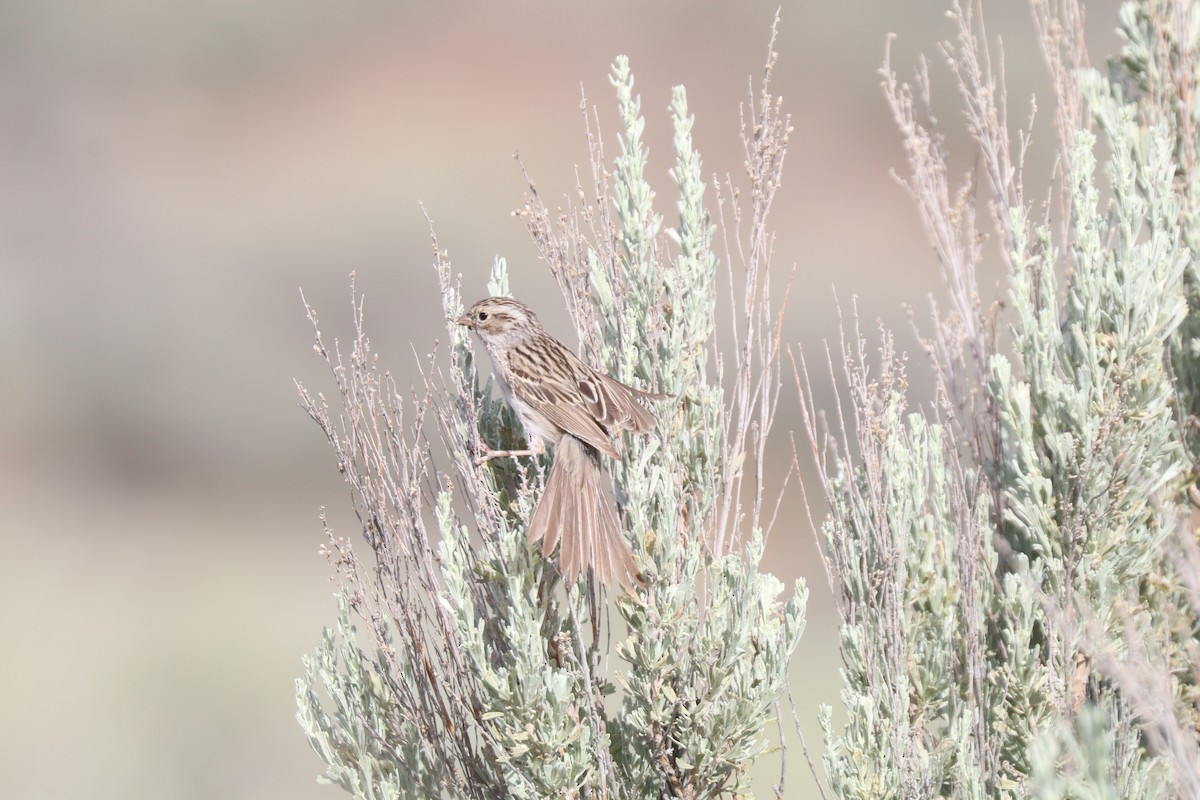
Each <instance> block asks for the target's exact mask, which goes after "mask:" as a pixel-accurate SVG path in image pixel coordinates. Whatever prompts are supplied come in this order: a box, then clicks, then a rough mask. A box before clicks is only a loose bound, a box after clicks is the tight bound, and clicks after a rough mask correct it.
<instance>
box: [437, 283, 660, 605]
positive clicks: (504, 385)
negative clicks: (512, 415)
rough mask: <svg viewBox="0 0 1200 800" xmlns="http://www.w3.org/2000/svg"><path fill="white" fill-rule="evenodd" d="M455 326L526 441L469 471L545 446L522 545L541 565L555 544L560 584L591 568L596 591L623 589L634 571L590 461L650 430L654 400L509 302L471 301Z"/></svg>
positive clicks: (606, 491)
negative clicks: (542, 486)
mask: <svg viewBox="0 0 1200 800" xmlns="http://www.w3.org/2000/svg"><path fill="white" fill-rule="evenodd" d="M457 322H458V324H459V325H465V326H466V327H468V328H470V329H471V330H473V331H474V332H475V333H476V335H477V336H478V337H479V340H480V341H481V342H482V343H483V345H484V347H486V348H487V352H488V355H489V356H490V357H491V360H492V370H493V372H494V373H495V375H496V381H497V382H498V383H499V384H500V390H501V391H502V392H503V393H504V397H505V399H506V400H507V401H508V404H509V405H510V406H512V409H513V410H514V411H515V412H516V413H517V416H518V417H519V418H520V420H521V424H522V426H523V427H524V428H525V435H526V438H527V439H528V441H529V450H517V451H488V452H487V453H485V454H484V456H483V457H482V458H480V459H479V463H483V462H484V461H487V460H488V459H491V458H494V457H497V456H510V455H534V454H537V453H540V452H542V450H544V449H545V447H546V445H554V446H555V453H554V464H553V466H552V467H551V468H550V477H549V478H548V479H547V480H546V490H545V492H544V493H543V494H542V499H541V501H540V502H539V503H538V507H537V509H536V510H535V511H534V513H533V519H532V520H531V521H530V523H529V538H530V540H531V541H538V540H539V539H540V540H542V552H543V553H544V554H545V555H547V556H549V555H550V554H551V553H553V552H554V548H555V547H556V546H558V545H559V543H560V542H561V544H562V550H561V553H560V554H559V564H560V568H561V570H562V573H563V576H564V577H565V578H566V579H567V580H569V581H573V580H575V579H576V578H577V577H578V575H579V574H580V573H581V572H583V571H584V570H585V569H586V568H587V567H591V568H592V569H593V570H594V571H595V575H596V578H597V580H599V581H600V582H601V583H603V584H606V585H611V584H615V583H620V584H623V585H625V586H629V587H632V586H633V583H634V581H635V580H636V578H637V567H636V566H635V565H634V562H633V553H632V552H631V550H630V549H629V543H628V542H627V541H626V540H625V536H624V533H623V532H622V530H621V526H620V522H619V520H618V517H617V504H616V500H615V499H614V498H613V492H612V486H611V485H610V484H609V483H608V482H607V481H606V480H605V479H604V477H603V474H602V472H601V469H600V453H606V454H607V455H609V456H611V457H613V458H620V455H621V453H620V450H619V447H620V439H619V438H617V439H616V440H614V438H613V435H614V434H618V435H619V434H620V432H621V431H622V430H629V431H633V432H635V433H649V432H650V431H651V430H653V429H654V424H655V420H654V415H653V414H651V413H650V412H649V411H648V410H647V409H646V408H645V406H643V405H642V401H644V400H650V399H655V398H657V397H658V395H654V394H650V393H648V392H642V391H639V390H638V389H634V388H632V387H629V386H626V385H625V384H623V383H621V382H620V381H617V380H615V379H613V378H611V377H609V376H608V375H605V374H604V373H602V372H598V371H596V370H594V369H592V368H591V367H589V366H588V365H587V364H585V363H583V362H582V361H580V360H579V359H578V358H577V357H576V356H575V354H574V353H572V352H571V351H570V350H568V349H567V347H566V346H565V345H563V344H562V343H561V342H559V341H558V340H557V339H555V338H553V337H552V336H550V334H548V333H546V330H545V329H544V328H543V327H542V324H541V322H539V321H538V318H537V317H536V316H534V313H533V311H531V310H530V309H529V307H528V306H526V305H525V304H524V303H520V302H517V301H516V300H511V299H509V298H507V297H489V298H487V299H485V300H480V301H479V302H478V303H476V304H475V305H473V306H471V308H470V310H469V311H468V312H467V313H466V314H464V315H463V316H461V317H459V318H458V320H457Z"/></svg>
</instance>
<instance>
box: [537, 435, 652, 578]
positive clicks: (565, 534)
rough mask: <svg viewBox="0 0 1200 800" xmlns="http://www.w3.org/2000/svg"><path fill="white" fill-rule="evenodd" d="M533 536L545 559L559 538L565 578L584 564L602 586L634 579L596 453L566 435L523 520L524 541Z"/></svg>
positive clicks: (575, 574)
mask: <svg viewBox="0 0 1200 800" xmlns="http://www.w3.org/2000/svg"><path fill="white" fill-rule="evenodd" d="M539 539H541V540H542V553H543V554H544V555H546V556H547V557H549V556H550V555H551V554H552V553H553V552H554V548H555V547H557V546H558V544H559V542H560V541H561V543H562V551H561V553H560V554H559V568H560V570H561V571H562V574H563V578H565V579H566V580H568V581H571V582H574V581H575V580H576V579H577V578H578V576H579V574H580V573H582V572H584V571H585V570H586V569H587V568H588V567H591V568H592V569H593V570H594V571H595V574H596V579H597V580H598V581H600V583H602V584H604V585H605V586H612V585H616V584H618V583H619V584H621V585H623V586H625V587H627V588H633V586H634V582H635V581H637V575H638V571H637V565H636V564H634V561H633V552H632V551H631V550H630V549H629V542H627V541H626V540H625V535H624V534H623V533H622V531H621V525H620V522H619V520H618V517H617V502H616V500H615V499H614V497H613V491H612V484H611V483H609V481H608V480H607V479H606V478H605V477H604V472H603V470H601V469H600V454H599V453H598V452H597V451H596V449H595V448H594V447H591V446H590V445H588V444H586V443H585V442H581V441H580V440H579V439H576V438H575V437H574V436H571V435H570V434H566V435H564V436H563V437H562V438H561V439H559V441H558V444H557V445H556V446H555V448H554V464H553V465H551V467H550V477H549V478H548V479H547V480H546V490H545V492H543V493H542V499H541V501H540V502H539V503H538V507H537V510H535V511H534V512H533V519H532V520H531V521H530V523H529V540H530V541H531V542H536V541H538V540H539Z"/></svg>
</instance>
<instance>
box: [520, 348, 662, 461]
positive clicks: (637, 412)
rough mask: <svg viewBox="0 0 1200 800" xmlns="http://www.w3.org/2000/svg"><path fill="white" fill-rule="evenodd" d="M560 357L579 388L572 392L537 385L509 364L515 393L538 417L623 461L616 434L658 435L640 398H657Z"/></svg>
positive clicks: (570, 355)
mask: <svg viewBox="0 0 1200 800" xmlns="http://www.w3.org/2000/svg"><path fill="white" fill-rule="evenodd" d="M558 352H560V353H561V354H562V355H563V356H565V358H566V363H565V364H562V366H563V367H565V368H566V371H567V372H569V373H570V374H571V376H572V381H573V383H574V386H572V387H570V388H567V387H561V386H557V385H555V384H554V383H553V382H549V381H545V380H537V379H535V378H534V376H533V375H531V374H529V373H527V372H525V371H524V370H522V369H521V368H520V365H519V363H515V361H516V360H512V361H510V362H509V367H510V370H511V374H512V389H513V391H514V392H516V393H517V394H518V395H519V396H520V397H521V399H522V400H524V401H525V402H526V403H528V404H529V405H530V406H531V407H532V408H533V409H534V410H535V411H537V412H538V413H539V414H541V415H542V416H544V417H545V418H546V419H548V420H550V422H552V423H554V424H555V425H557V426H558V427H559V428H562V430H564V431H565V432H567V433H569V434H571V435H572V436H574V437H576V438H577V439H581V440H583V441H585V442H587V443H588V444H590V445H592V446H593V447H595V448H596V449H597V450H600V451H601V452H604V453H607V454H608V455H610V456H612V457H613V458H619V457H620V451H619V450H618V449H617V446H616V445H615V444H614V443H613V440H612V436H611V433H610V432H611V431H615V430H621V429H625V430H630V431H634V432H635V433H649V432H650V431H651V430H653V429H654V425H655V419H654V415H653V414H651V413H650V412H649V411H648V410H647V409H646V408H645V407H644V406H643V405H642V404H641V403H639V402H638V400H637V397H639V396H645V397H648V398H653V397H656V395H651V394H648V393H646V392H640V391H638V390H637V389H633V388H631V387H629V386H626V385H625V384H623V383H621V382H620V381H618V380H616V379H614V378H610V377H609V376H607V375H605V374H604V373H602V372H597V371H596V370H594V369H592V368H591V367H589V366H587V365H586V364H584V363H583V362H582V361H580V360H579V359H578V358H577V357H576V356H575V355H574V354H573V353H571V352H570V351H569V350H567V349H566V348H565V347H562V348H561V350H559V351H558Z"/></svg>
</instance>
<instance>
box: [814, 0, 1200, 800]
mask: <svg viewBox="0 0 1200 800" xmlns="http://www.w3.org/2000/svg"><path fill="white" fill-rule="evenodd" d="M1034 6H1035V11H1036V12H1037V15H1038V21H1039V25H1040V27H1041V30H1042V35H1043V37H1044V39H1043V42H1042V45H1043V49H1044V51H1045V52H1046V53H1047V62H1048V63H1049V64H1050V65H1051V70H1052V74H1053V77H1054V79H1055V83H1056V86H1057V91H1058V96H1057V98H1056V99H1057V101H1058V104H1059V113H1058V115H1057V122H1058V125H1059V128H1060V130H1059V142H1060V144H1061V148H1062V149H1061V150H1060V152H1059V154H1058V155H1059V159H1060V163H1061V164H1062V165H1063V166H1064V170H1063V173H1062V180H1063V183H1062V186H1061V190H1060V192H1059V196H1060V198H1061V203H1060V205H1059V206H1058V208H1056V209H1055V211H1057V212H1061V213H1062V216H1061V217H1060V218H1059V219H1054V220H1052V219H1050V218H1049V217H1048V218H1047V219H1045V220H1042V221H1037V220H1034V218H1033V214H1034V212H1033V209H1035V208H1038V207H1039V206H1040V204H1039V203H1033V202H1029V201H1027V200H1025V198H1024V197H1023V179H1022V176H1021V172H1020V163H1021V159H1019V158H1018V159H1015V160H1014V159H1013V158H1012V157H1011V156H1010V154H1009V145H1008V141H1009V137H1010V134H1009V132H1008V130H1007V129H1006V127H1005V124H1006V123H1005V122H1004V105H1003V96H1002V87H999V86H998V84H997V81H996V79H995V77H994V76H993V75H992V73H991V72H990V66H989V65H990V63H991V60H990V56H989V55H988V53H987V48H986V44H984V43H981V39H982V40H983V41H984V42H985V41H986V39H985V38H984V37H982V36H980V35H978V31H980V30H981V23H978V22H977V21H976V20H975V18H974V16H973V15H974V13H975V12H976V11H977V9H976V8H975V6H974V5H970V6H968V7H967V8H966V9H964V8H962V7H961V6H960V5H959V4H957V3H955V4H954V11H953V14H952V19H954V20H955V21H956V22H957V25H958V36H957V39H956V41H955V42H954V43H953V44H948V45H946V46H945V48H944V52H945V54H946V55H947V56H948V58H949V60H950V64H951V68H952V70H953V72H954V74H955V76H956V79H957V80H958V83H959V89H960V91H961V93H962V97H963V101H964V103H965V105H966V106H967V108H968V112H967V118H968V120H969V122H970V125H971V128H970V130H971V134H972V136H973V137H974V138H975V141H976V143H977V145H978V147H979V151H980V161H981V164H980V169H979V171H978V172H979V174H980V175H981V176H982V183H983V185H982V186H981V187H980V188H979V194H980V195H981V196H983V197H985V198H987V205H988V207H989V211H990V212H991V215H992V218H993V221H994V224H995V229H994V231H993V235H994V239H995V240H996V241H998V242H999V243H1000V245H1001V248H1000V255H1001V257H1002V258H1003V261H1004V263H1005V264H1006V265H1007V267H1008V270H1009V275H1008V281H1009V291H1008V297H1007V304H1006V306H1007V307H1006V309H1005V310H1004V312H1003V315H1002V316H1001V319H1002V320H1003V321H1004V322H1006V323H1007V324H1008V326H1009V328H1008V334H1009V335H1008V337H1007V339H1008V343H1009V347H1008V348H1007V350H1006V351H1003V352H1002V351H1001V349H1000V347H999V346H998V344H997V341H998V337H995V336H989V335H987V334H986V332H987V330H988V328H989V324H988V318H987V316H986V315H985V314H984V313H982V312H980V310H979V303H978V295H977V291H976V287H975V285H974V273H973V265H974V263H975V262H976V261H977V260H978V258H979V252H978V250H977V249H975V248H977V247H978V245H977V243H978V242H979V241H980V240H981V236H980V231H979V230H977V229H976V228H975V222H976V220H975V217H974V211H973V204H974V197H975V193H974V190H971V191H961V192H954V191H951V190H950V189H949V186H948V181H947V168H946V158H945V152H944V149H943V143H942V140H941V139H940V137H939V136H938V135H937V134H936V132H935V131H934V130H933V129H932V128H930V127H928V125H927V124H926V123H925V122H924V121H923V120H922V119H921V116H922V115H921V112H920V109H919V108H918V106H919V105H920V101H921V100H922V99H924V100H925V101H926V102H927V100H928V96H929V94H928V80H929V79H928V76H927V75H926V74H925V73H924V72H921V73H919V74H918V78H917V89H916V90H914V89H911V88H910V87H908V86H906V85H902V84H898V83H897V82H896V80H895V78H894V76H893V75H892V74H891V71H890V68H889V69H888V70H887V71H886V73H885V74H886V80H885V90H886V91H887V94H888V99H889V102H890V103H891V104H892V108H893V111H894V112H895V114H896V117H897V120H898V122H899V123H900V127H901V131H902V134H903V135H904V138H905V146H906V149H907V151H908V155H909V161H910V167H911V169H912V174H911V176H909V177H906V178H905V181H904V183H905V185H906V187H907V188H909V189H910V191H911V192H912V194H913V196H914V198H915V199H916V200H917V202H918V206H919V208H920V209H921V214H922V220H923V222H924V223H925V225H926V227H927V230H928V232H929V234H930V236H931V237H932V238H933V239H934V241H935V251H936V252H937V253H938V255H939V259H940V260H941V262H942V266H943V270H944V273H945V275H946V276H947V278H948V281H949V290H950V294H951V297H952V300H953V307H954V310H955V312H956V315H952V316H950V317H947V318H942V319H939V320H938V330H937V332H936V333H935V334H934V336H933V337H932V339H931V343H930V347H929V349H930V352H931V353H933V354H934V355H935V357H936V359H935V367H936V369H937V373H938V389H939V412H940V413H939V414H938V417H937V419H935V420H933V421H931V420H929V419H928V418H927V417H926V416H925V415H923V414H919V413H915V414H914V413H908V412H907V408H906V402H905V394H906V391H905V389H906V386H905V376H904V370H903V364H902V361H901V359H899V358H897V357H896V355H895V354H894V353H893V352H892V351H891V346H890V339H889V338H888V337H887V335H886V333H885V334H884V348H883V351H882V356H881V360H882V364H881V366H880V367H879V372H878V375H876V376H874V377H872V376H871V375H870V371H869V369H868V366H867V362H868V359H867V357H866V353H865V345H864V344H863V339H862V337H861V335H859V334H857V333H856V335H855V336H854V337H853V339H852V340H851V342H850V347H849V352H845V353H844V355H845V359H844V360H845V362H846V365H847V375H848V377H849V383H850V388H851V399H852V401H853V406H854V414H853V417H852V418H851V419H850V420H848V421H846V422H844V423H843V425H842V426H841V431H840V432H838V431H835V432H834V433H835V434H839V435H840V436H841V437H842V438H841V440H840V441H838V442H837V443H836V444H835V445H834V446H833V447H832V450H833V456H832V457H833V460H832V462H829V463H827V462H825V461H824V460H822V462H821V466H822V479H823V486H824V488H825V492H826V496H827V497H828V499H829V501H830V505H831V513H830V515H829V517H828V519H827V522H826V523H825V525H824V529H823V530H824V536H825V539H826V548H827V560H828V566H829V568H830V572H831V574H832V576H833V578H834V581H835V588H836V590H837V591H838V593H839V596H838V600H839V609H840V611H841V614H842V622H843V627H842V654H843V660H844V663H845V666H844V669H843V679H844V683H843V700H844V702H845V704H846V706H847V710H848V713H849V722H848V723H847V725H846V727H845V728H844V729H843V730H840V731H838V730H835V729H834V728H833V726H832V724H830V723H829V721H828V720H829V717H828V716H826V718H825V733H826V741H827V746H828V752H827V755H826V758H825V765H826V769H827V772H828V774H829V783H830V786H831V789H832V791H833V794H834V795H835V796H837V797H847V798H849V797H854V798H862V797H898V798H899V797H902V798H915V797H955V798H958V797H963V798H966V797H1037V798H1060V797H1072V798H1118V797H1119V798H1132V797H1145V798H1173V797H1197V796H1200V778H1198V770H1200V767H1198V764H1200V757H1198V755H1200V713H1198V712H1200V706H1198V704H1197V690H1196V686H1197V681H1198V679H1200V673H1198V672H1197V668H1196V664H1197V663H1200V662H1198V661H1197V653H1198V647H1197V644H1198V642H1200V623H1198V620H1200V602H1198V599H1200V592H1197V591H1196V587H1197V585H1198V584H1200V571H1198V570H1200V559H1197V558H1196V557H1195V551H1196V533H1195V531H1194V530H1193V527H1192V525H1191V524H1190V522H1189V515H1190V513H1191V507H1190V505H1189V500H1188V497H1189V491H1190V492H1191V493H1192V495H1193V496H1200V495H1197V494H1196V491H1195V481H1196V476H1197V474H1198V473H1197V469H1196V461H1195V456H1194V451H1195V445H1194V440H1195V438H1196V437H1195V435H1194V433H1193V431H1194V428H1195V421H1194V420H1195V418H1194V417H1193V416H1189V415H1190V414H1191V413H1192V412H1191V409H1192V408H1193V406H1194V404H1195V399H1194V398H1195V393H1194V392H1193V390H1192V387H1193V386H1195V385H1200V382H1197V378H1196V376H1197V374H1198V373H1197V366H1196V355H1197V351H1198V348H1197V347H1196V345H1195V341H1196V340H1195V338H1194V335H1193V334H1191V333H1189V328H1188V326H1189V325H1190V324H1192V323H1190V317H1189V306H1190V308H1191V309H1192V310H1191V312H1190V313H1191V314H1192V315H1193V316H1194V315H1195V313H1196V312H1195V309H1196V308H1197V304H1196V302H1195V300H1194V298H1195V296H1196V288H1195V287H1196V286H1197V283H1196V279H1195V259H1194V257H1193V255H1192V250H1191V249H1190V248H1191V247H1193V246H1194V245H1195V243H1196V242H1197V239H1198V238H1200V237H1198V231H1197V226H1196V217H1195V213H1194V208H1195V205H1194V197H1195V192H1194V191H1193V189H1192V187H1193V184H1194V181H1195V178H1194V174H1193V173H1192V166H1191V165H1193V164H1194V163H1195V162H1194V158H1193V157H1192V155H1191V154H1194V153H1195V152H1196V146H1197V144H1198V141H1197V134H1196V130H1197V129H1196V123H1195V119H1196V114H1195V109H1196V108H1197V106H1196V105H1195V103H1194V100H1195V97H1194V94H1195V91H1196V85H1197V84H1196V77H1197V75H1198V73H1197V72H1196V69H1197V65H1198V64H1200V58H1198V56H1200V49H1198V48H1197V46H1196V45H1197V42H1198V41H1200V15H1198V14H1197V11H1196V8H1195V7H1194V6H1188V5H1187V4H1182V3H1174V4H1173V3H1168V2H1159V1H1158V0H1145V1H1144V2H1136V3H1127V4H1126V5H1125V6H1124V7H1123V10H1122V13H1121V20H1122V24H1123V30H1124V31H1125V33H1126V35H1127V37H1128V40H1129V44H1128V46H1127V48H1126V51H1125V53H1124V54H1123V60H1122V62H1121V64H1122V65H1123V67H1122V70H1123V71H1122V70H1114V71H1112V72H1111V74H1110V77H1109V78H1107V79H1105V78H1102V77H1101V76H1100V75H1099V74H1098V73H1095V72H1092V71H1086V70H1085V69H1084V64H1085V58H1084V55H1083V53H1082V51H1081V50H1080V49H1079V47H1080V42H1081V41H1082V40H1081V39H1078V38H1077V37H1076V36H1075V33H1076V32H1077V31H1075V30H1074V29H1072V28H1071V25H1072V24H1074V23H1078V21H1079V20H1081V17H1080V16H1079V13H1078V12H1079V9H1078V7H1077V6H1075V4H1074V3H1071V2H1062V3H1054V4H1051V3H1042V2H1035V3H1034ZM1131 89H1132V90H1133V91H1131ZM1184 110H1186V113H1185V111H1184ZM1077 112H1079V113H1077ZM1089 119H1091V120H1092V121H1094V123H1095V128H1096V129H1098V134H1097V133H1093V132H1092V125H1090V124H1089V123H1088V120H1089ZM1097 136H1099V137H1100V141H1098V139H1097ZM1019 139H1020V141H1021V142H1022V143H1023V144H1024V143H1025V142H1027V141H1028V139H1027V137H1026V136H1025V135H1023V134H1022V135H1021V136H1020V137H1019ZM1098 158H1102V159H1103V160H1102V162H1101V163H1100V164H1098V163H1097V160H1098ZM968 206H972V208H970V209H969V208H968ZM963 315H966V316H967V317H968V318H967V319H966V320H965V321H964V319H963ZM981 332H982V333H981ZM844 349H846V348H844ZM963 374H975V375H977V376H978V377H979V378H980V379H981V380H980V383H982V385H974V386H972V385H970V384H969V383H967V384H965V383H963V382H962V381H961V376H962V375H963ZM804 399H805V405H806V413H807V414H808V415H809V418H810V423H809V428H810V434H811V435H812V436H813V437H814V440H817V439H818V431H817V430H816V426H815V422H814V421H813V417H812V410H811V395H807V394H806V395H805V396H804ZM852 436H853V437H854V438H855V445H854V448H855V449H856V450H857V452H853V451H852V449H851V446H850V444H849V440H850V437H852ZM827 452H828V451H827Z"/></svg>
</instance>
